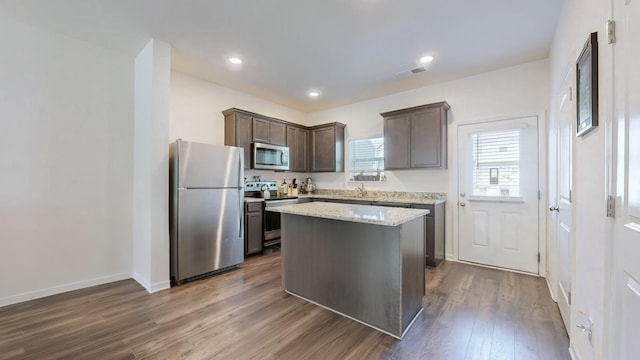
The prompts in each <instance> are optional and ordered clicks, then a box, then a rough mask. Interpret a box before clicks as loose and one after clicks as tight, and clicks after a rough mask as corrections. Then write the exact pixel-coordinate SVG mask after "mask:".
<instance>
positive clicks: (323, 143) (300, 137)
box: [222, 108, 346, 172]
mask: <svg viewBox="0 0 640 360" xmlns="http://www.w3.org/2000/svg"><path fill="white" fill-rule="evenodd" d="M222 113H223V114H224V119H225V123H224V134H225V136H224V144H225V145H229V146H238V147H242V148H244V157H245V162H244V165H245V168H246V169H249V168H250V167H251V161H250V160H251V143H252V142H261V143H266V144H273V145H282V146H287V147H289V171H296V172H307V171H312V172H344V160H345V159H344V146H345V144H344V129H345V126H346V125H344V124H341V123H330V124H324V125H318V126H313V127H306V126H302V125H299V124H295V123H291V122H287V121H284V120H280V119H276V118H269V117H268V116H263V115H260V114H256V113H252V112H249V111H245V110H240V109H237V108H231V109H227V110H224V111H223V112H222Z"/></svg>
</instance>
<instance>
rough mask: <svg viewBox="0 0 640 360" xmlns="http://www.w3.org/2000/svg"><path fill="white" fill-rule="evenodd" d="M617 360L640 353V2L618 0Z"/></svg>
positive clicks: (613, 347) (615, 142) (614, 328)
mask: <svg viewBox="0 0 640 360" xmlns="http://www.w3.org/2000/svg"><path fill="white" fill-rule="evenodd" d="M614 15H615V19H616V38H617V41H616V44H615V45H614V52H615V55H614V66H613V68H614V71H613V72H614V74H613V79H614V89H615V92H614V93H615V94H616V95H615V99H614V116H615V118H614V124H613V127H614V136H613V139H612V141H611V144H612V148H611V152H612V156H613V159H612V160H613V161H612V165H613V169H612V173H611V174H612V181H611V184H612V187H613V193H614V194H615V195H616V202H617V203H618V206H616V213H615V217H614V219H613V221H612V227H613V234H612V235H613V239H612V241H611V244H612V247H613V248H612V254H613V259H612V261H611V266H612V269H611V271H612V274H611V281H612V282H613V283H612V285H613V286H612V288H613V300H612V301H613V303H612V304H611V306H610V309H611V312H612V315H613V317H612V319H613V321H612V324H611V334H610V340H611V341H610V342H609V344H610V347H609V349H610V355H611V356H610V358H611V359H637V358H638V354H640V341H638V324H640V260H638V256H639V255H638V254H640V140H639V139H640V69H639V68H638V64H637V62H638V58H639V57H640V42H638V39H639V38H640V3H638V1H629V0H615V1H614Z"/></svg>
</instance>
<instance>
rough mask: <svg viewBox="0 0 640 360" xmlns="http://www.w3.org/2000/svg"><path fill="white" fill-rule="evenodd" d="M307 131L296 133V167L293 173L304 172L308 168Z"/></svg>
mask: <svg viewBox="0 0 640 360" xmlns="http://www.w3.org/2000/svg"><path fill="white" fill-rule="evenodd" d="M308 139H309V131H308V130H305V129H298V131H297V132H296V143H297V146H296V153H297V155H296V161H297V166H296V170H295V171H299V172H306V171H308V170H309V166H308V159H309V156H308V152H307V149H308V148H309V146H308V144H309V140H308Z"/></svg>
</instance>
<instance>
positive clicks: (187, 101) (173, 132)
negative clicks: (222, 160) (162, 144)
mask: <svg viewBox="0 0 640 360" xmlns="http://www.w3.org/2000/svg"><path fill="white" fill-rule="evenodd" d="M232 107H235V108H238V109H242V110H247V111H251V112H255V113H258V114H261V115H265V116H270V117H274V118H277V119H282V120H286V121H290V122H294V123H298V124H304V122H305V114H304V113H302V112H300V111H297V110H292V109H289V108H287V107H284V106H282V105H278V104H274V103H272V102H269V101H266V100H263V99H260V98H257V97H255V96H251V95H247V94H244V93H241V92H238V91H235V90H231V89H229V88H226V87H222V86H219V85H216V84H213V83H211V82H208V81H205V80H201V79H198V78H195V77H192V76H190V75H186V74H183V73H180V72H177V71H172V72H171V107H170V110H169V111H170V119H169V140H170V141H172V142H173V141H175V140H176V139H178V138H181V139H183V140H188V141H197V142H203V143H208V144H220V145H224V115H222V111H223V110H226V109H229V108H232Z"/></svg>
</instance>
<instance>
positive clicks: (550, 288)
mask: <svg viewBox="0 0 640 360" xmlns="http://www.w3.org/2000/svg"><path fill="white" fill-rule="evenodd" d="M544 279H545V280H546V281H547V287H548V288H549V294H551V299H552V300H553V301H555V302H556V303H557V302H558V299H557V298H556V292H555V291H553V287H552V286H551V283H550V282H549V277H548V276H545V277H544Z"/></svg>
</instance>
